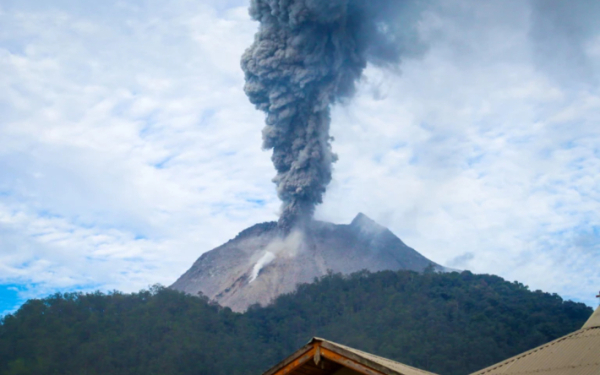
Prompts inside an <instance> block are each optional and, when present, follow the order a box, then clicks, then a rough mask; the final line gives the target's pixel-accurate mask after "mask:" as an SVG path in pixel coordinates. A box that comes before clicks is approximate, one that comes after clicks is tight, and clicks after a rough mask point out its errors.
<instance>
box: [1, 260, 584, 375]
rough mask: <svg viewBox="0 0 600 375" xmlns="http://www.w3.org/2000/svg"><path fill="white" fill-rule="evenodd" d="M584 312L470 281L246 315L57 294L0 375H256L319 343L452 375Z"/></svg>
mask: <svg viewBox="0 0 600 375" xmlns="http://www.w3.org/2000/svg"><path fill="white" fill-rule="evenodd" d="M591 313H592V310H591V309H590V308H589V307H587V306H585V305H583V304H581V303H574V302H570V301H563V300H562V299H561V298H560V297H559V296H558V295H556V294H547V293H542V292H540V291H535V292H532V291H529V290H528V289H527V287H525V286H524V285H522V284H520V283H516V282H515V283H510V282H507V281H504V280H503V279H501V278H499V277H497V276H490V275H474V274H472V273H470V272H462V273H456V272H455V273H447V274H438V273H432V272H426V273H424V274H417V273H415V272H410V271H398V272H391V271H384V272H378V273H374V274H371V273H368V272H361V273H357V274H354V275H351V276H340V275H333V274H332V275H328V276H325V277H323V278H322V279H320V280H318V281H317V282H316V283H314V284H306V285H302V286H300V287H299V289H298V291H297V292H295V293H293V294H290V295H284V296H281V297H279V298H278V299H277V300H276V301H275V303H274V304H273V305H271V306H268V307H259V306H253V307H252V308H250V309H249V310H248V311H247V312H246V313H244V314H238V313H233V312H232V311H231V310H230V309H228V308H222V307H219V306H217V305H215V304H211V303H210V302H209V301H208V300H206V299H205V298H197V297H192V296H188V295H184V294H182V293H180V292H176V291H173V290H170V289H166V288H163V287H153V288H151V289H150V290H146V291H141V292H139V293H133V294H123V293H119V292H113V293H109V294H103V293H100V292H96V293H92V294H81V293H68V294H56V295H53V296H51V297H48V298H46V299H43V300H30V301H28V302H27V303H26V304H25V305H23V307H21V309H20V310H19V311H17V312H16V313H15V314H12V315H7V316H6V317H4V318H3V319H2V320H1V321H0V374H1V375H28V374H35V375H44V374H48V375H50V374H78V375H86V374H88V375H92V374H112V375H133V374H136V375H137V374H139V375H142V374H143V375H153V374H157V375H158V374H160V375H163V374H172V375H176V374H182V375H183V374H190V375H191V374H194V375H197V374H215V375H218V374H223V375H225V374H227V375H236V374H239V375H246V374H247V375H257V374H261V373H262V372H263V371H264V370H266V369H268V368H269V367H270V366H272V365H274V364H275V363H277V362H279V361H280V360H281V359H283V358H284V357H286V356H288V355H290V354H291V353H292V352H294V351H295V350H296V349H298V348H299V347H301V346H302V345H304V344H306V342H308V340H309V339H310V338H311V337H312V336H319V337H323V338H326V339H329V340H332V341H336V342H339V343H341V344H345V345H349V346H352V347H355V348H358V349H361V350H364V351H367V352H371V353H374V354H378V355H381V356H384V357H388V358H391V359H394V360H397V361H400V362H403V363H406V364H409V365H413V366H416V367H419V368H422V369H425V370H429V371H433V372H436V373H439V374H442V375H454V374H456V375H459V374H468V373H470V372H472V371H475V370H478V369H481V368H483V367H486V366H488V365H491V364H493V363H495V362H498V361H500V360H502V359H505V358H507V357H510V356H512V355H515V354H518V353H520V352H523V351H525V350H527V349H530V348H532V347H535V346H537V345H540V344H543V343H545V342H547V341H550V340H552V339H555V338H557V337H560V336H562V335H565V334H567V333H569V332H572V331H574V330H577V329H579V328H580V327H581V326H582V325H583V323H584V322H585V320H586V319H587V318H588V317H589V315H590V314H591Z"/></svg>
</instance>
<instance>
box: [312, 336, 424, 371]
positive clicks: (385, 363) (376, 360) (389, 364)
mask: <svg viewBox="0 0 600 375" xmlns="http://www.w3.org/2000/svg"><path fill="white" fill-rule="evenodd" d="M313 340H320V341H322V343H323V344H322V346H323V347H324V348H328V349H329V348H335V349H337V350H336V351H337V352H338V353H340V354H343V355H346V356H348V357H350V358H351V357H352V355H354V356H358V357H360V358H361V359H363V360H366V361H369V362H371V363H372V364H377V365H379V366H382V367H385V368H386V369H389V370H392V371H393V372H394V373H396V374H402V375H435V374H434V373H432V372H428V371H425V370H421V369H418V368H416V367H412V366H409V365H405V364H404V363H400V362H396V361H392V360H391V359H387V358H384V357H379V356H377V355H374V354H371V353H367V352H363V351H361V350H358V349H354V348H351V347H348V346H345V345H341V344H337V343H335V342H332V341H327V340H325V339H321V338H317V337H315V338H314V339H313ZM375 369H376V370H377V368H375Z"/></svg>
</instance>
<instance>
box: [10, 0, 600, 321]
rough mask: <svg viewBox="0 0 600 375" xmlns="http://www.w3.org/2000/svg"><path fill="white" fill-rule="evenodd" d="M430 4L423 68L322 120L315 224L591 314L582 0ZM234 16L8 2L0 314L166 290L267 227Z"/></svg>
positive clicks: (241, 24) (268, 190)
mask: <svg viewBox="0 0 600 375" xmlns="http://www.w3.org/2000/svg"><path fill="white" fill-rule="evenodd" d="M564 4H567V3H566V2H560V1H554V0H548V1H488V2H479V1H474V0H469V1H467V0H449V1H443V2H441V1H440V2H435V1H432V2H431V6H430V7H429V9H428V11H427V12H425V13H424V14H423V18H422V20H421V22H420V24H419V37H420V38H421V39H422V40H423V41H424V43H425V44H427V46H428V49H427V51H426V53H425V54H424V55H423V56H421V57H419V58H414V59H407V60H405V61H403V62H402V64H401V66H400V67H399V69H389V70H388V69H380V68H376V67H372V66H369V67H368V68H367V69H366V71H365V75H364V77H363V79H362V80H361V82H360V84H359V87H358V92H357V95H356V97H355V98H354V99H353V100H351V101H349V102H348V103H345V104H343V105H338V106H336V107H335V108H334V110H333V115H332V118H333V122H332V129H331V132H332V135H333V136H334V138H335V141H334V143H333V149H334V151H335V152H336V153H337V154H338V156H339V161H338V162H337V163H336V164H335V166H334V177H333V181H332V183H331V185H330V186H329V189H328V192H327V194H326V196H325V201H324V204H323V205H321V206H320V207H319V208H318V210H317V213H316V215H317V218H319V219H322V220H328V221H332V222H336V223H347V222H350V221H351V220H352V218H353V217H354V216H355V215H356V214H357V213H358V212H364V213H365V214H367V215H368V216H370V217H371V218H373V219H374V220H376V221H378V222H379V223H381V224H383V225H386V226H388V227H389V228H390V229H391V230H392V231H393V232H394V233H396V234H397V235H398V236H399V237H401V238H402V240H403V241H404V242H406V243H407V244H409V245H410V246H412V247H414V248H415V249H416V250H418V251H419V252H421V253H423V254H424V255H426V256H427V257H429V258H431V259H433V260H435V261H437V262H438V263H441V264H444V265H447V266H450V267H454V268H460V269H470V270H472V271H473V272H477V273H493V274H497V275H500V276H502V277H504V278H506V279H508V280H518V281H520V282H522V283H524V284H526V285H529V286H530V287H531V289H542V290H544V291H548V292H556V293H559V294H561V295H562V296H564V297H565V298H573V299H576V300H579V301H584V302H586V303H588V304H590V305H593V304H595V303H596V301H595V299H594V295H595V294H596V292H597V290H598V289H600V272H598V266H597V265H598V264H600V245H598V244H599V243H600V242H599V239H600V229H599V228H600V214H599V212H600V204H599V199H600V196H599V195H600V194H599V192H598V186H599V183H600V159H599V156H600V127H599V126H598V122H599V121H600V92H599V90H598V79H599V68H600V31H599V29H598V25H597V22H596V20H597V19H598V17H597V16H598V15H599V9H598V5H596V4H597V3H595V2H586V1H575V2H569V3H568V5H569V6H567V7H565V5H564ZM246 8H247V3H246V1H216V0H207V1H197V2H192V1H188V0H169V1H156V0H141V1H128V0H119V1H106V2H101V3H99V2H83V3H82V2H76V1H66V0H64V1H53V2H47V1H41V0H37V1H36V0H20V1H3V2H2V4H0V71H2V73H3V74H2V75H0V314H2V311H5V312H6V311H12V309H14V306H16V305H18V303H20V302H21V301H23V300H25V299H27V298H33V297H43V296H46V295H48V294H51V293H53V292H56V291H72V290H93V289H100V290H112V289H118V290H122V291H126V292H130V291H135V290H139V289H141V288H144V287H147V286H148V285H152V284H154V283H162V284H165V285H169V284H171V283H172V282H174V281H175V279H176V278H177V277H178V276H179V275H180V274H182V273H183V272H184V271H185V270H186V269H187V268H189V267H190V266H191V264H192V263H193V261H194V260H195V259H196V258H197V257H198V256H200V255H201V254H202V253H203V252H205V251H208V250H210V249H212V248H213V247H215V246H218V245H220V244H222V243H223V242H225V241H227V240H228V239H230V238H233V237H234V236H235V235H236V234H237V233H238V232H239V231H240V230H242V229H244V228H246V227H248V226H250V225H252V224H254V223H257V222H262V221H267V220H275V219H276V218H277V213H278V209H279V202H278V200H277V197H276V194H275V189H274V186H273V184H272V183H271V178H272V177H273V176H274V174H275V173H274V170H273V167H272V165H271V162H270V159H269V158H270V155H269V153H268V152H264V151H262V150H261V129H262V127H263V120H264V118H263V115H262V114H261V113H259V112H258V111H256V110H255V109H254V108H253V107H252V105H250V103H248V100H247V98H246V97H245V95H244V93H243V90H242V87H243V74H242V72H241V69H240V67H239V59H240V56H241V54H242V53H243V51H244V50H245V48H247V47H248V46H249V45H250V43H251V42H252V38H253V34H254V32H255V30H256V27H257V25H256V24H255V23H254V22H252V21H251V20H250V19H249V17H248V14H247V9H246Z"/></svg>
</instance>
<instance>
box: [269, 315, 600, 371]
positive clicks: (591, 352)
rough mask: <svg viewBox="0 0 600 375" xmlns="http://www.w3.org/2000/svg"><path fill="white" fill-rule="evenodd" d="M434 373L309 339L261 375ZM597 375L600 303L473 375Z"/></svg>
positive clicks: (599, 343)
mask: <svg viewBox="0 0 600 375" xmlns="http://www.w3.org/2000/svg"><path fill="white" fill-rule="evenodd" d="M360 374H363V375H428V374H429V375H436V374H434V373H432V372H428V371H424V370H420V369H418V368H415V367H411V366H408V365H405V364H403V363H400V362H396V361H392V360H390V359H387V358H383V357H379V356H376V355H373V354H369V353H365V352H363V351H360V350H357V349H353V348H350V347H347V346H344V345H340V344H336V343H334V342H331V341H327V340H324V339H320V338H316V337H315V338H313V339H312V340H311V341H310V342H309V343H308V344H307V345H305V346H304V347H302V348H301V349H300V350H298V351H296V352H295V353H294V354H292V355H290V356H289V357H287V358H286V359H284V360H283V361H282V362H280V363H279V364H277V365H275V366H274V367H272V368H271V369H269V370H268V371H267V372H265V373H264V374H263V375H360ZM517 374H520V375H522V374H536V375H600V307H599V308H598V309H596V311H595V312H594V313H593V314H592V316H591V317H590V318H589V319H588V321H587V322H586V323H585V324H584V325H583V327H581V329H579V330H577V331H575V332H573V333H571V334H569V335H566V336H563V337H561V338H558V339H556V340H554V341H551V342H549V343H547V344H544V345H542V346H539V347H537V348H535V349H532V350H529V351H527V352H525V353H522V354H519V355H517V356H515V357H512V358H509V359H507V360H505V361H502V362H499V363H497V364H495V365H493V366H490V367H487V368H485V369H483V370H480V371H476V372H474V373H472V374H471V375H517Z"/></svg>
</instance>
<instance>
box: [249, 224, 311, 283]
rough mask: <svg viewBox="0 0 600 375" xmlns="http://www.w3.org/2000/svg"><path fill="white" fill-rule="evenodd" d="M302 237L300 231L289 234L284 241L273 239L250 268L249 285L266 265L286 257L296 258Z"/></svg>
mask: <svg viewBox="0 0 600 375" xmlns="http://www.w3.org/2000/svg"><path fill="white" fill-rule="evenodd" d="M303 240H304V236H303V234H302V232H300V231H294V232H292V233H290V235H289V236H287V237H286V238H285V239H283V240H282V239H279V238H277V239H275V240H273V241H272V242H271V243H270V244H268V245H267V247H266V248H265V252H264V253H263V255H262V256H261V257H260V259H259V260H258V261H257V262H256V263H255V264H254V267H252V272H251V274H250V281H249V283H251V282H253V281H254V280H256V278H257V277H258V274H259V273H260V270H262V269H263V268H264V267H265V266H266V265H267V264H269V263H271V262H272V261H273V260H275V259H276V258H280V257H288V258H292V257H294V256H296V254H297V253H298V250H299V249H300V246H301V245H302V243H303Z"/></svg>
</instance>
